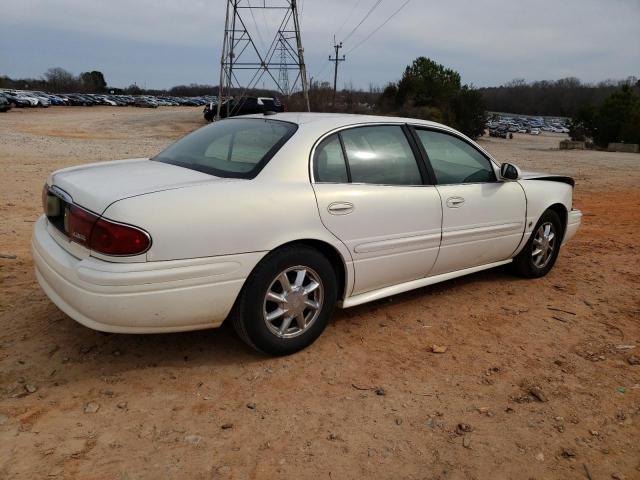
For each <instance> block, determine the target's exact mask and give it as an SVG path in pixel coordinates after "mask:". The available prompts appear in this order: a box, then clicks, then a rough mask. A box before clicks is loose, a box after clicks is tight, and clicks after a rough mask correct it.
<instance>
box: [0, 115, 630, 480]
mask: <svg viewBox="0 0 640 480" xmlns="http://www.w3.org/2000/svg"><path fill="white" fill-rule="evenodd" d="M202 124H203V121H202V119H201V114H200V109H199V108H186V107H185V108H178V107H168V108H159V109H158V110H141V109H135V108H115V107H91V108H88V107H86V108H82V107H55V108H53V107H52V108H49V109H47V110H14V111H11V112H9V113H6V114H0V169H1V171H2V175H1V176H0V218H2V221H1V222H0V254H3V255H5V256H6V255H15V256H16V257H17V258H0V478H3V479H4V478H7V479H36V478H65V479H66V478H81V479H122V480H124V479H165V478H166V479H182V478H185V479H210V478H234V479H245V478H251V479H254V478H255V479H262V478H268V479H271V478H292V479H303V478H314V479H319V478H327V479H351V478H374V479H503V478H505V479H507V478H509V479H574V478H575V479H593V480H596V479H610V478H613V479H634V478H635V479H638V478H640V441H639V440H640V365H637V363H638V362H640V360H639V358H640V325H639V322H640V293H639V286H640V262H639V259H640V254H639V253H638V252H639V249H640V235H639V234H638V227H640V188H639V187H638V185H640V155H634V154H622V153H602V152H591V151H562V152H561V151H558V150H557V145H558V140H559V136H555V135H542V136H540V137H532V136H527V135H516V136H515V138H514V139H513V140H510V141H509V140H503V139H493V138H492V139H489V138H486V139H483V140H481V143H482V144H483V145H484V146H485V147H486V148H487V149H488V150H489V151H490V152H492V153H493V154H494V155H495V156H496V157H497V159H499V160H501V161H507V160H509V161H513V162H514V163H516V164H517V165H519V166H520V167H522V168H523V169H532V170H533V169H534V170H546V171H550V172H558V173H565V174H569V175H572V176H574V177H575V178H576V181H577V187H576V191H575V204H576V206H577V207H578V208H580V209H582V210H583V212H584V214H585V216H584V218H583V226H582V228H581V230H580V231H579V232H578V235H577V237H576V238H575V239H574V240H573V241H572V242H570V243H569V244H568V245H567V246H566V247H565V248H564V249H563V250H562V252H561V254H560V257H559V260H558V262H557V264H556V266H555V268H554V269H553V271H552V272H551V273H550V274H549V275H548V276H547V277H545V278H542V279H539V280H522V279H518V278H514V277H512V276H511V275H509V273H507V272H506V271H505V270H501V269H497V270H491V271H487V272H482V273H477V274H474V275H472V276H469V277H466V278H461V279H457V280H452V281H449V282H446V283H443V284H439V285H435V286H431V287H426V288H423V289H420V290H418V291H414V292H410V293H407V294H403V295H399V296H396V297H393V298H390V299H385V300H381V301H378V302H375V303H372V304H368V305H363V306H360V307H356V308H353V309H349V310H339V311H337V312H336V313H335V315H334V318H333V320H332V322H331V324H330V325H329V327H328V329H327V330H326V331H325V333H324V334H323V335H322V336H321V338H320V339H319V340H318V341H317V342H316V343H315V344H314V345H313V346H312V347H310V348H308V349H307V350H305V351H303V352H302V353H299V354H297V355H293V356H290V357H287V358H267V357H264V356H261V355H258V354H256V353H253V352H252V351H251V350H249V349H248V348H246V347H245V346H244V345H243V344H242V343H241V342H240V341H239V340H238V339H237V338H236V337H235V335H234V333H233V330H232V328H231V326H230V325H224V326H223V327H222V328H221V329H219V330H210V331H203V332H192V333H182V334H168V335H147V336H134V335H109V334H102V333H98V332H95V331H92V330H89V329H87V328H85V327H83V326H81V325H79V324H77V323H76V322H74V321H73V320H71V319H70V318H69V317H67V316H66V315H64V314H63V313H62V312H60V310H58V309H57V308H56V307H55V306H54V305H53V304H52V303H51V302H50V301H49V300H48V299H47V297H46V296H45V295H44V293H43V292H42V291H41V290H40V288H39V287H38V285H37V283H36V281H35V278H34V273H33V265H32V260H31V256H30V253H29V243H30V236H31V229H32V227H33V222H34V220H35V219H36V218H37V216H38V215H39V214H40V210H41V207H40V191H41V188H42V184H43V182H44V180H45V177H46V174H47V173H48V172H49V171H51V170H55V169H58V168H61V167H65V166H69V165H77V164H81V163H85V162H90V161H97V160H111V159H118V158H128V157H141V156H148V155H152V154H154V153H156V152H158V151H159V150H160V149H161V148H162V147H164V146H165V145H167V144H168V143H169V142H171V141H172V140H174V139H176V138H178V137H180V136H182V135H183V134H184V133H185V132H187V131H190V130H192V129H194V128H196V127H198V126H200V125H202ZM432 345H439V346H446V347H447V351H446V352H445V353H440V354H437V353H433V352H432V351H431V346H432ZM634 363H636V364H635V365H632V364H634Z"/></svg>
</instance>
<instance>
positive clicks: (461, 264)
mask: <svg viewBox="0 0 640 480" xmlns="http://www.w3.org/2000/svg"><path fill="white" fill-rule="evenodd" d="M572 192H573V180H572V179H571V178H568V177H562V176H555V175H545V174H534V173H521V172H520V170H519V169H518V168H517V167H515V166H513V165H511V164H508V163H505V164H502V165H500V164H498V163H497V162H496V161H495V160H493V159H492V157H491V156H490V155H489V154H488V153H487V152H486V151H484V150H483V149H482V148H481V147H480V146H478V145H477V144H476V143H475V142H473V141H471V140H470V139H468V138H467V137H465V136H463V135H462V134H460V133H458V132H456V131H455V130H452V129H451V128H448V127H446V126H443V125H439V124H436V123H431V122H426V121H421V120H413V119H402V118H395V117H393V118H392V117H374V116H358V115H336V114H308V113H280V114H273V115H249V116H243V117H236V118H230V119H226V120H221V121H218V122H214V123H213V124H211V125H208V126H206V127H203V128H201V129H199V130H196V131H195V132H193V133H191V134H189V135H187V136H186V137H184V138H183V139H181V140H179V141H178V142H176V143H175V144H173V145H171V146H170V147H168V148H167V149H166V150H164V151H163V152H161V153H160V154H159V155H157V156H156V157H154V158H152V159H146V158H145V159H133V160H122V161H112V162H104V163H94V164H88V165H81V166H78V167H72V168H67V169H63V170H59V171H57V172H54V173H53V174H51V175H50V176H49V177H48V179H47V182H46V185H45V187H44V189H43V196H42V199H43V206H44V210H45V214H44V215H42V216H41V217H40V218H39V219H38V221H37V222H36V224H35V230H34V236H33V244H32V251H33V257H34V260H35V268H36V276H37V279H38V281H39V282H40V285H41V286H42V288H43V290H44V291H45V292H46V294H47V295H48V296H49V297H50V298H51V300H52V301H53V302H54V303H55V304H57V305H58V306H59V307H60V308H61V309H62V310H63V311H64V312H65V313H67V314H68V315H69V316H70V317H72V318H74V319H75V320H77V321H78V322H80V323H82V324H83V325H86V326H87V327H90V328H93V329H96V330H102V331H108V332H121V333H153V332H173V331H183V330H194V329H202V328H210V327H218V326H220V325H221V324H222V322H223V321H224V320H225V319H226V318H227V317H229V318H230V319H231V321H232V322H233V324H234V327H235V329H236V331H237V332H238V334H239V335H240V337H241V338H242V339H243V340H244V341H245V342H246V343H248V344H249V345H251V346H252V347H254V348H256V349H257V350H260V351H262V352H266V353H269V354H275V355H281V354H288V353H292V352H295V351H298V350H300V349H302V348H304V347H306V346H307V345H309V344H310V343H312V342H313V341H314V340H315V339H316V338H317V337H318V336H319V335H320V334H321V332H322V331H323V330H324V328H325V327H326V325H327V323H328V321H329V318H330V316H331V312H332V311H333V309H334V306H336V305H338V306H340V307H343V308H347V307H352V306H355V305H360V304H363V303H366V302H370V301H373V300H377V299H380V298H384V297H387V296H389V295H396V294H399V293H402V292H405V291H408V290H412V289H415V288H419V287H423V286H425V285H430V284H433V283H436V282H441V281H444V280H448V279H451V278H455V277H458V276H461V275H466V274H469V273H473V272H477V271H480V270H484V269H487V268H492V267H497V266H499V265H504V264H509V263H511V264H513V270H514V271H515V272H516V273H518V274H519V275H521V276H524V277H528V278H536V277H541V276H543V275H545V274H546V273H547V272H549V270H550V269H551V268H552V267H553V265H554V263H555V261H556V258H557V256H558V253H559V250H560V246H561V244H563V243H564V242H566V241H567V240H569V239H570V238H571V237H572V236H573V235H574V234H575V233H576V230H577V229H578V226H579V224H580V219H581V213H580V212H579V211H578V210H574V209H573V205H572Z"/></svg>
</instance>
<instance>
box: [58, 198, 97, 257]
mask: <svg viewBox="0 0 640 480" xmlns="http://www.w3.org/2000/svg"><path fill="white" fill-rule="evenodd" d="M68 212H69V213H68V214H67V215H66V216H65V217H66V218H65V230H66V231H67V234H68V235H69V237H71V240H73V241H74V242H76V243H79V244H80V245H84V246H85V247H89V248H91V246H90V239H91V230H92V229H93V225H94V224H95V223H96V220H98V216H97V215H94V214H93V213H91V212H88V211H86V210H83V209H82V208H79V207H76V206H75V205H71V206H70V207H69V210H68Z"/></svg>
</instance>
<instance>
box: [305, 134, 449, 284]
mask: <svg viewBox="0 0 640 480" xmlns="http://www.w3.org/2000/svg"><path fill="white" fill-rule="evenodd" d="M407 133H408V130H407V129H406V127H404V126H401V125H371V126H362V127H353V128H348V129H344V130H342V131H340V132H338V133H334V134H333V135H330V136H328V137H327V138H325V139H324V140H323V141H322V142H320V143H319V144H318V145H317V147H316V148H315V152H314V155H313V188H314V190H315V193H316V198H317V201H318V208H319V211H320V217H321V219H322V222H323V223H324V225H325V226H326V227H327V228H328V229H329V230H330V231H331V232H332V233H333V234H334V235H335V236H336V237H338V238H339V239H340V240H341V241H342V242H343V243H344V244H345V245H346V246H347V247H348V249H349V251H350V252H351V256H352V258H353V262H354V270H355V282H354V289H353V292H352V294H353V295H356V294H359V293H364V292H368V291H372V290H376V289H379V288H383V287H387V286H391V285H395V284H399V283H403V282H407V281H410V280H415V279H418V278H422V277H425V276H427V275H428V274H429V272H430V271H431V269H432V267H433V265H434V263H435V261H436V258H437V255H438V248H439V245H440V234H441V222H442V207H441V203H440V196H439V194H438V191H437V190H436V188H435V187H434V186H433V185H430V184H428V182H427V180H426V179H427V174H426V169H425V168H424V165H423V164H422V163H419V162H418V161H417V158H416V147H415V144H412V143H411V142H412V141H413V140H412V139H411V138H410V137H408V136H407Z"/></svg>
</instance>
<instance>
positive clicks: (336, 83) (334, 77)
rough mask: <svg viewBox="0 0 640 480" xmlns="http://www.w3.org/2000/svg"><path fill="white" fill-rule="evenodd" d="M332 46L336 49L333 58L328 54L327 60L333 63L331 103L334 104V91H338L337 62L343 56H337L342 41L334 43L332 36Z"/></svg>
mask: <svg viewBox="0 0 640 480" xmlns="http://www.w3.org/2000/svg"><path fill="white" fill-rule="evenodd" d="M333 48H334V49H335V51H336V56H335V58H331V55H329V61H330V62H334V63H335V67H334V70H333V104H334V105H335V104H336V92H337V91H338V62H344V61H345V57H344V55H342V58H340V56H339V52H340V49H341V48H342V42H340V43H336V39H335V37H334V38H333Z"/></svg>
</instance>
